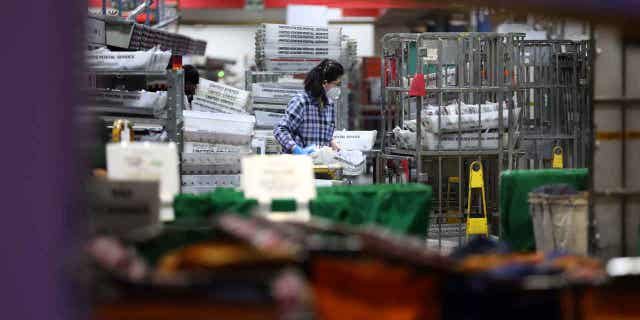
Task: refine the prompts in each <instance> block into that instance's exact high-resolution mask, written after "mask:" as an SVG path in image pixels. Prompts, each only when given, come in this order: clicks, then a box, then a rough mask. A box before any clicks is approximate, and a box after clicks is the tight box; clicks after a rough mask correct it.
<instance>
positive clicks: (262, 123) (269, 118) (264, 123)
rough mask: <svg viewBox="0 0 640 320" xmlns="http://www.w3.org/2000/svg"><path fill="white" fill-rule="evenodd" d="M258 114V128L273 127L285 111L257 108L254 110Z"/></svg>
mask: <svg viewBox="0 0 640 320" xmlns="http://www.w3.org/2000/svg"><path fill="white" fill-rule="evenodd" d="M254 114H255V116H256V127H258V128H271V129H273V127H275V126H276V124H278V122H279V121H280V119H282V117H283V116H284V114H283V113H277V112H267V111H260V110H256V111H255V112H254Z"/></svg>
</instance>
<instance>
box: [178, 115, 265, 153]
mask: <svg viewBox="0 0 640 320" xmlns="http://www.w3.org/2000/svg"><path fill="white" fill-rule="evenodd" d="M182 115H183V118H184V139H185V141H192V142H207V143H220V144H232V145H244V144H247V145H248V144H249V142H250V141H251V136H252V135H253V128H254V125H255V117H254V116H251V115H243V114H225V113H211V112H201V111H193V110H185V111H184V112H183V114H182Z"/></svg>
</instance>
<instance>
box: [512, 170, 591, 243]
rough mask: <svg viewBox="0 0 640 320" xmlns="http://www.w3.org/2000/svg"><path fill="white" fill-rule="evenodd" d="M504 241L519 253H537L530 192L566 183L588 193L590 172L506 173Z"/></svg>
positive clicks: (513, 171)
mask: <svg viewBox="0 0 640 320" xmlns="http://www.w3.org/2000/svg"><path fill="white" fill-rule="evenodd" d="M500 181H501V182H500V224H501V234H500V238H501V239H502V240H504V241H506V242H507V243H509V244H510V245H511V247H512V248H513V249H514V250H517V251H532V250H535V240H534V237H533V224H532V222H531V216H530V215H529V200H528V197H529V192H531V191H533V190H534V189H536V188H538V187H541V186H543V185H548V184H559V183H566V184H569V185H571V186H573V187H574V188H576V189H577V190H579V191H582V190H587V188H588V184H589V171H588V170H587V169H544V170H510V171H504V172H503V173H502V175H501V179H500Z"/></svg>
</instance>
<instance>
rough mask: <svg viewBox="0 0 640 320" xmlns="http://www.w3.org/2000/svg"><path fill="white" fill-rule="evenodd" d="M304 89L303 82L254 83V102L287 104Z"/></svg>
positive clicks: (252, 92)
mask: <svg viewBox="0 0 640 320" xmlns="http://www.w3.org/2000/svg"><path fill="white" fill-rule="evenodd" d="M302 91H304V86H303V85H302V84H291V83H253V84H251V95H252V98H253V102H254V103H256V102H258V103H274V104H276V103H277V104H285V105H286V104H287V103H289V101H290V100H291V98H293V96H295V95H296V94H298V93H300V92H302Z"/></svg>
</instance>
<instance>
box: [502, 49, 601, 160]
mask: <svg viewBox="0 0 640 320" xmlns="http://www.w3.org/2000/svg"><path fill="white" fill-rule="evenodd" d="M517 50H518V54H517V55H516V59H517V61H516V65H517V72H516V75H517V76H516V78H517V82H518V95H517V101H519V102H520V104H521V105H522V106H523V108H522V116H521V117H520V119H519V120H520V123H519V128H520V130H519V135H518V137H516V139H514V140H512V143H514V144H515V146H513V147H514V148H517V149H518V152H517V153H516V154H515V155H516V159H514V160H515V161H517V163H513V164H512V163H510V167H511V166H514V167H518V168H530V169H542V168H549V167H567V168H577V167H585V166H586V165H587V158H589V157H588V156H587V155H588V154H589V153H588V152H589V150H587V148H588V144H587V141H588V138H587V137H588V136H589V135H590V130H589V127H590V123H591V114H590V113H591V111H590V101H589V99H590V96H589V88H588V86H589V81H588V80H589V79H588V77H589V75H590V71H589V70H590V66H591V63H590V56H589V42H588V41H581V42H576V41H568V40H525V41H519V42H518V43H517Z"/></svg>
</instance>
